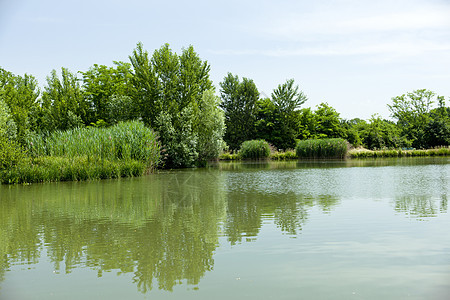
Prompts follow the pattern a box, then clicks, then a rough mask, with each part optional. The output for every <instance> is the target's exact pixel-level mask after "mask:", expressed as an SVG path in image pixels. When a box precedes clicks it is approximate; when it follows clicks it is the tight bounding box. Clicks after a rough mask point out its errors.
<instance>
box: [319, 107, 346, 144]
mask: <svg viewBox="0 0 450 300" xmlns="http://www.w3.org/2000/svg"><path fill="white" fill-rule="evenodd" d="M314 113H315V119H316V126H317V127H316V132H315V135H316V138H339V137H342V134H343V131H342V128H341V126H340V125H341V119H340V117H339V113H338V112H337V111H336V109H334V108H333V107H331V106H329V105H328V103H326V102H323V103H321V104H319V105H317V109H316V110H315V112H314Z"/></svg>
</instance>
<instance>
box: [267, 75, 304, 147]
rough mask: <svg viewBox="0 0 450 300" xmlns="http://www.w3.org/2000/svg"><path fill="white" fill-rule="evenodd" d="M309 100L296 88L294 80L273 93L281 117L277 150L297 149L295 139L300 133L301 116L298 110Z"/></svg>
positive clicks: (276, 142)
mask: <svg viewBox="0 0 450 300" xmlns="http://www.w3.org/2000/svg"><path fill="white" fill-rule="evenodd" d="M306 100H308V98H307V97H306V95H305V94H304V93H303V92H302V91H299V86H298V85H295V86H294V79H289V80H287V81H286V82H285V83H283V84H280V85H278V87H277V88H276V89H275V90H274V91H273V93H272V101H273V103H274V105H275V107H276V108H277V112H278V116H279V124H278V126H279V132H280V133H279V135H278V137H277V139H276V141H274V145H275V146H276V147H277V148H281V149H288V148H291V149H292V148H295V139H296V138H297V136H298V133H299V121H300V114H299V113H298V111H297V110H298V109H299V108H300V106H301V105H302V104H303V103H305V102H306Z"/></svg>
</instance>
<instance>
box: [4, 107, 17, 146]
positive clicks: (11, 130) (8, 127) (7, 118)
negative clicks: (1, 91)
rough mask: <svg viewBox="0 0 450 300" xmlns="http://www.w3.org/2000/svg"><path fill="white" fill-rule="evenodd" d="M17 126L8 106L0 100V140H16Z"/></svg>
mask: <svg viewBox="0 0 450 300" xmlns="http://www.w3.org/2000/svg"><path fill="white" fill-rule="evenodd" d="M16 137H17V126H16V123H15V122H14V120H13V118H12V116H11V111H10V109H9V107H8V105H7V104H6V103H5V101H3V99H1V98H0V138H5V139H8V140H16Z"/></svg>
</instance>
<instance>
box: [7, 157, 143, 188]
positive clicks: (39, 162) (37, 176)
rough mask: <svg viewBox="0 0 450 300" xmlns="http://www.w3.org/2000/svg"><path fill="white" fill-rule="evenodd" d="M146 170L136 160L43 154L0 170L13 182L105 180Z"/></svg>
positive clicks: (133, 174) (140, 162)
mask: <svg viewBox="0 0 450 300" xmlns="http://www.w3.org/2000/svg"><path fill="white" fill-rule="evenodd" d="M147 171H148V169H147V165H146V163H145V162H143V161H137V160H120V161H117V160H113V161H110V160H100V159H98V158H94V159H90V158H87V157H74V158H68V157H54V156H51V157H50V156H45V157H38V158H33V159H31V158H30V159H26V160H23V161H22V162H21V163H20V164H18V165H17V166H15V167H12V168H8V169H5V170H0V182H1V183H2V184H13V183H32V182H50V181H78V180H92V179H108V178H119V177H132V176H140V175H143V174H144V173H145V172H147Z"/></svg>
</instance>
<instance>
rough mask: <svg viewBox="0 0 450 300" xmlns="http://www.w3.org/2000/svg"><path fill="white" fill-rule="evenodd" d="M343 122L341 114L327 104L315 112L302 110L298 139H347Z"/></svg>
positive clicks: (308, 109) (321, 105) (299, 114)
mask: <svg viewBox="0 0 450 300" xmlns="http://www.w3.org/2000/svg"><path fill="white" fill-rule="evenodd" d="M341 122H342V120H341V118H340V117H339V113H338V112H337V111H336V110H335V109H334V108H333V107H331V106H329V105H328V104H327V103H321V104H319V105H317V107H316V110H315V111H312V110H311V108H305V109H302V110H300V111H299V113H298V124H299V125H298V137H299V138H300V139H301V140H304V139H323V138H343V137H347V134H346V132H345V131H344V127H342V124H341ZM354 139H356V140H357V137H354Z"/></svg>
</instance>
